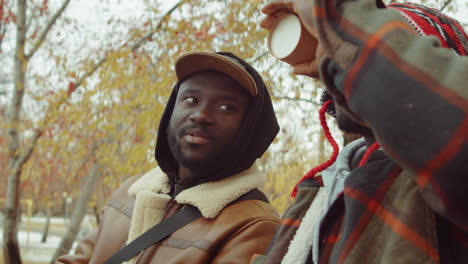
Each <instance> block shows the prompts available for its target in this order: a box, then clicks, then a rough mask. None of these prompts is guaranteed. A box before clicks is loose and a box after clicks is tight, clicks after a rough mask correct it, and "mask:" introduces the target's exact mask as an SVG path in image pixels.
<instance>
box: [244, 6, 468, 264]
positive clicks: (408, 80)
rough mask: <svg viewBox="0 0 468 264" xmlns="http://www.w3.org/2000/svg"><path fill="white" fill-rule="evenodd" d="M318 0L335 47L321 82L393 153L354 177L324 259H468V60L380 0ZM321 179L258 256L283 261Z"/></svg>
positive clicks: (320, 20) (319, 18) (304, 189)
mask: <svg viewBox="0 0 468 264" xmlns="http://www.w3.org/2000/svg"><path fill="white" fill-rule="evenodd" d="M314 3H315V6H314V9H313V10H311V12H314V17H315V18H314V19H315V21H314V23H315V25H314V27H315V28H316V30H317V32H318V34H319V38H320V41H321V43H322V44H323V46H324V48H325V50H326V51H327V53H328V54H329V58H327V59H325V60H323V61H322V63H321V79H322V81H324V82H325V84H326V85H327V89H330V90H335V91H339V92H340V93H341V94H342V95H343V99H344V100H346V102H347V104H348V106H349V108H350V109H351V110H352V111H353V112H354V113H355V114H356V115H357V116H359V117H360V118H361V119H362V120H364V121H365V122H366V123H367V124H368V125H369V127H370V128H371V130H372V131H373V133H374V135H375V137H376V139H377V141H378V142H379V144H380V146H381V147H382V148H383V149H384V151H385V153H386V154H385V155H384V156H385V157H381V158H377V159H376V157H374V160H370V161H369V162H368V163H367V164H366V165H365V166H363V167H360V168H357V169H354V170H353V171H352V172H351V175H350V176H349V179H347V180H346V182H345V188H344V193H343V195H342V199H341V202H337V203H335V204H334V205H333V206H332V208H331V209H330V210H329V211H328V213H327V215H326V218H325V221H324V222H323V224H322V226H321V228H320V238H321V240H320V241H321V243H320V244H321V245H320V260H319V263H369V264H370V263H372V264H374V263H392V264H394V263H450V264H452V263H468V181H467V177H468V115H467V114H468V58H467V57H462V56H458V55H456V54H455V53H454V52H452V51H451V50H449V49H446V48H442V47H441V46H440V43H439V41H438V40H437V39H436V38H435V37H421V36H419V35H417V34H416V32H415V31H414V29H413V28H412V27H411V26H410V25H409V24H408V23H407V22H406V20H405V19H404V18H403V17H402V16H401V15H400V14H399V13H398V12H397V11H395V10H389V9H379V8H377V4H376V0H356V1H344V0H314ZM306 26H307V25H306ZM309 26H310V25H309ZM379 155H383V154H382V153H380V152H379V153H376V154H374V155H373V156H379ZM319 183H320V180H319V178H317V179H314V180H308V181H304V182H303V183H302V184H301V186H300V188H299V192H298V195H297V197H296V199H295V201H294V202H293V204H292V205H291V207H290V208H289V209H288V210H287V212H286V213H285V215H284V216H283V225H282V226H281V228H280V229H279V231H278V233H277V235H276V236H275V239H274V241H273V242H272V245H271V247H270V249H269V251H268V252H267V254H266V256H258V257H255V258H254V260H253V263H281V260H282V258H283V256H284V255H285V254H286V252H287V250H288V245H289V242H290V241H291V240H292V239H293V237H294V235H295V232H296V231H297V228H298V227H299V226H300V223H301V220H302V218H303V217H304V214H305V212H306V211H307V209H308V208H309V206H310V204H311V202H312V201H313V199H314V197H315V195H316V193H317V191H318V189H319V186H320V184H319ZM308 259H309V260H308V261H309V263H311V261H312V260H311V258H308ZM316 264H317V263H316Z"/></svg>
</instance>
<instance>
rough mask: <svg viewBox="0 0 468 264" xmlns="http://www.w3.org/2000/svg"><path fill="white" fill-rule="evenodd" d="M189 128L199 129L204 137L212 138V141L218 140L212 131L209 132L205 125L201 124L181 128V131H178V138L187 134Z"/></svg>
mask: <svg viewBox="0 0 468 264" xmlns="http://www.w3.org/2000/svg"><path fill="white" fill-rule="evenodd" d="M188 130H199V131H200V132H201V133H203V134H204V137H206V138H207V139H209V140H211V141H216V138H215V137H214V136H213V135H211V134H210V132H208V131H207V130H206V129H205V128H204V127H203V126H199V125H187V126H185V127H183V128H181V129H180V132H179V133H178V135H177V136H178V138H181V137H183V136H185V135H187V131H188Z"/></svg>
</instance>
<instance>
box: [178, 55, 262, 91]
mask: <svg viewBox="0 0 468 264" xmlns="http://www.w3.org/2000/svg"><path fill="white" fill-rule="evenodd" d="M208 70H213V71H218V72H222V73H224V74H226V75H228V76H230V77H231V78H233V79H234V80H236V81H237V82H238V83H239V84H240V85H242V87H244V88H245V89H246V90H247V91H248V92H249V93H250V94H251V95H257V94H258V89H257V85H256V84H255V80H254V78H253V77H252V76H251V75H250V74H249V72H248V71H247V70H246V69H245V67H244V66H242V65H241V64H240V63H239V62H237V61H236V60H235V59H234V58H231V57H228V56H224V55H221V54H217V53H214V52H202V51H196V52H188V53H185V54H182V55H181V56H179V57H178V58H177V59H176V61H175V72H176V76H177V79H178V80H179V81H180V80H184V79H185V78H187V77H188V76H190V75H191V74H192V73H195V72H201V71H208Z"/></svg>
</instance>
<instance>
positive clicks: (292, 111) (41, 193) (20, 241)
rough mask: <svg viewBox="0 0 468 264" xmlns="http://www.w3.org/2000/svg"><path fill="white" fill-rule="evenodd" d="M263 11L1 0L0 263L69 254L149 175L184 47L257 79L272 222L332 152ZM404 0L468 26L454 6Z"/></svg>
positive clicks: (170, 3)
mask: <svg viewBox="0 0 468 264" xmlns="http://www.w3.org/2000/svg"><path fill="white" fill-rule="evenodd" d="M266 2H267V1H266V0H237V1H225V0H190V1H189V0H180V1H176V0H159V1H150V0H50V1H48V0H0V128H1V129H0V193H1V194H2V195H1V196H0V209H2V210H1V213H0V222H1V223H2V225H1V226H0V232H1V233H2V236H1V237H0V244H2V246H3V248H4V250H3V251H2V252H0V263H14V264H19V263H21V262H22V263H37V264H38V263H50V261H51V259H52V257H53V256H54V255H55V256H57V255H61V254H63V253H65V252H68V251H69V250H70V249H71V248H73V245H74V242H75V241H77V240H79V239H80V238H81V237H83V236H84V235H85V234H86V233H87V232H89V230H91V229H92V228H94V227H95V226H96V225H97V224H98V218H97V215H98V214H99V211H100V209H101V208H102V207H103V206H104V205H105V203H106V200H107V199H108V198H109V195H110V194H111V192H112V190H113V189H115V188H116V187H117V186H118V185H119V184H120V183H121V182H123V181H124V180H125V179H127V178H128V177H130V176H132V175H135V174H137V173H141V172H145V171H147V170H149V169H150V168H153V167H155V166H156V165H157V164H156V162H155V161H154V157H153V150H154V146H155V141H156V137H157V133H156V132H157V126H158V122H159V118H160V116H161V114H162V110H163V108H164V106H165V103H166V100H167V98H168V96H169V93H170V91H171V89H172V85H173V84H174V83H175V75H174V72H173V63H174V61H175V59H176V58H177V56H178V55H180V54H182V53H184V52H187V51H194V50H206V51H231V52H233V53H235V54H237V55H238V56H240V57H242V58H244V59H245V60H246V61H248V62H250V63H251V64H252V65H253V66H254V67H256V68H257V69H258V70H259V72H260V73H261V74H262V75H263V78H264V79H265V81H266V83H267V84H268V88H269V89H270V92H271V95H272V98H273V100H274V104H275V109H276V111H277V115H278V117H279V121H280V124H281V132H280V134H279V135H278V137H277V139H276V140H275V142H274V144H273V145H272V146H271V147H270V149H269V151H268V152H267V153H266V154H265V155H264V156H263V158H262V159H261V160H259V164H260V167H261V169H262V170H263V171H265V172H266V173H267V175H268V183H267V184H266V185H265V186H264V187H263V190H264V191H265V193H266V194H267V195H268V197H269V199H270V201H271V202H272V204H273V205H274V206H275V207H276V208H277V209H278V210H279V211H280V212H283V211H284V209H285V208H286V206H287V205H288V204H289V203H290V201H291V198H290V195H289V194H290V191H291V189H292V187H293V186H294V184H295V183H296V182H297V180H298V179H299V178H301V177H302V175H303V174H304V173H305V172H306V171H307V170H308V169H310V168H312V167H313V166H315V165H317V164H319V163H321V162H323V161H325V160H326V159H327V158H328V157H329V155H330V152H331V148H329V145H328V143H327V142H326V139H325V138H324V136H323V134H322V132H321V128H320V126H319V122H318V115H317V110H318V106H319V105H318V102H319V96H320V92H321V89H322V87H321V85H320V84H319V83H317V82H314V81H312V80H310V79H306V78H300V77H295V76H293V75H291V74H290V71H291V70H290V68H289V67H288V66H287V65H285V64H284V63H282V62H279V61H277V60H275V59H273V58H272V57H271V56H270V55H269V54H268V50H267V48H266V35H267V32H266V31H264V30H262V29H261V28H260V27H259V26H258V22H259V21H260V20H261V19H262V15H261V12H260V9H261V7H262V6H263V5H264V4H265V3H266ZM386 2H387V3H388V2H391V1H386ZM413 2H421V3H424V4H426V5H428V6H432V7H435V8H438V9H443V10H444V11H445V12H447V13H448V14H450V15H452V16H453V17H455V18H457V19H458V20H460V21H461V22H462V24H463V25H464V26H465V28H468V12H467V5H468V3H466V0H413ZM329 123H330V126H331V127H332V133H333V135H334V136H335V138H337V140H338V141H339V144H340V145H342V144H344V143H345V142H346V140H347V137H344V135H342V134H341V133H340V132H339V131H338V130H337V129H336V127H335V125H334V124H333V121H331V120H329ZM349 137H350V138H351V137H352V135H349ZM5 245H9V251H5V248H6V247H5ZM7 252H10V253H8V254H6V253H7ZM11 252H13V253H11ZM15 252H16V253H15Z"/></svg>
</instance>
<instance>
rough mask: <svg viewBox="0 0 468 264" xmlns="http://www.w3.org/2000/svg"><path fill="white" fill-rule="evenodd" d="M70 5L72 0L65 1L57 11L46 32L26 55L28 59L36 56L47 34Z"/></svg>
mask: <svg viewBox="0 0 468 264" xmlns="http://www.w3.org/2000/svg"><path fill="white" fill-rule="evenodd" d="M69 3H70V0H65V2H63V4H62V6H61V7H60V8H59V10H57V12H56V13H55V15H54V16H53V17H52V18H51V19H50V21H49V23H48V24H47V26H46V27H45V29H44V31H43V32H42V33H41V35H40V36H39V39H38V40H37V41H36V42H35V43H34V46H33V48H32V50H31V51H30V52H29V53H28V54H27V55H26V59H29V58H31V57H32V56H34V53H36V51H37V50H38V49H39V48H40V47H41V45H42V43H44V40H45V38H46V37H47V34H48V33H49V31H50V29H51V28H52V26H53V25H54V24H55V22H57V19H58V18H59V17H60V16H61V15H62V13H63V11H65V9H66V8H67V6H68V4H69Z"/></svg>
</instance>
